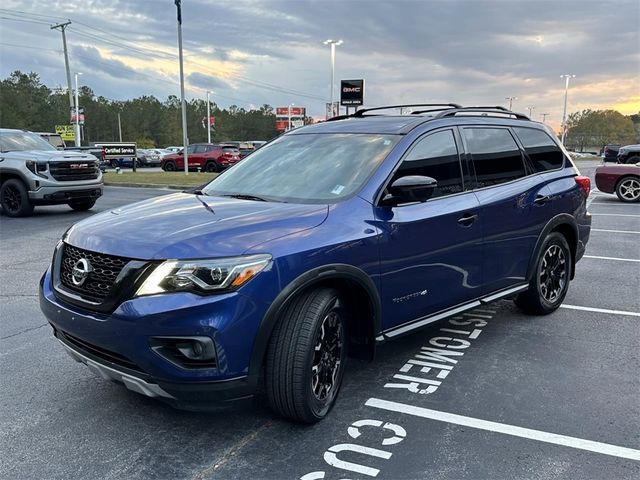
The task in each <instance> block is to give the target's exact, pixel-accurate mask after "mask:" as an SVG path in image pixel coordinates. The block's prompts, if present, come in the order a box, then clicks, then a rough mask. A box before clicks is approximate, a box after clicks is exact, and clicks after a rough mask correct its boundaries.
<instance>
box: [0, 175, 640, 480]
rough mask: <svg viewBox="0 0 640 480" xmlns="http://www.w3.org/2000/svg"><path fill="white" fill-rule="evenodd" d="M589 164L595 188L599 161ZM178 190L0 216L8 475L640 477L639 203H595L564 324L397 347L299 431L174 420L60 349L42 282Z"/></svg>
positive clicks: (524, 321) (274, 421)
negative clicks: (100, 233)
mask: <svg viewBox="0 0 640 480" xmlns="http://www.w3.org/2000/svg"><path fill="white" fill-rule="evenodd" d="M579 164H580V165H579V166H580V168H581V170H582V172H583V174H588V175H590V176H591V177H592V179H593V172H594V170H595V166H596V164H595V163H593V162H579ZM167 193H171V192H170V191H168V190H152V189H131V188H118V187H107V188H106V189H105V195H104V197H103V198H101V199H100V200H99V201H98V203H97V205H96V207H95V208H94V210H92V212H90V213H78V212H73V211H71V210H70V209H68V208H66V207H43V208H39V209H36V215H35V216H34V217H31V218H25V219H10V218H7V217H0V244H1V245H2V248H1V249H0V265H1V268H0V392H2V393H1V394H0V452H2V453H1V454H0V478H7V479H31V478H60V479H62V478H64V479H84V478H107V479H115V478H118V479H119V478H160V479H164V478H188V479H194V480H202V479H209V478H225V479H226V478H232V479H247V478H252V479H253V478H256V479H262V478H264V479H281V478H292V479H297V478H304V479H305V480H311V479H340V478H379V479H405V478H407V479H426V478H429V479H462V478H464V479H485V478H486V479H515V478H522V479H525V478H526V479H530V478H536V479H547V478H554V479H555V478H562V479H565V478H569V479H603V478H607V479H623V478H624V479H626V478H628V479H632V478H633V479H635V478H639V477H640V375H639V374H638V372H639V371H640V348H639V347H640V204H634V205H628V204H622V203H620V202H618V200H617V198H616V197H615V196H612V195H607V194H602V193H599V192H594V193H592V195H591V196H590V198H589V201H590V211H591V212H592V214H593V215H594V216H593V225H592V228H593V229H592V234H591V240H590V243H589V244H588V248H587V253H586V257H585V258H584V259H583V260H582V261H581V262H580V263H579V264H578V266H577V273H576V279H575V280H574V281H573V282H572V283H571V286H570V290H569V294H568V296H567V298H566V300H565V304H564V305H563V308H560V309H559V310H558V311H557V312H555V313H554V314H552V315H550V316H547V317H530V316H526V315H523V314H521V313H520V312H519V311H518V310H517V309H516V308H515V306H514V305H513V304H512V302H510V301H499V302H495V303H493V304H490V305H487V306H483V307H482V308H479V309H477V310H475V311H474V312H472V313H469V314H464V315H463V316H461V317H456V318H455V319H453V321H443V322H440V323H437V324H434V325H431V326H430V327H429V328H426V329H423V330H421V331H419V332H417V333H415V334H413V335H411V336H408V337H404V338H402V339H400V340H397V341H395V342H390V343H388V344H385V345H383V346H381V347H380V348H379V350H378V355H377V359H376V361H375V362H374V363H371V364H369V363H363V362H356V361H352V362H351V363H350V364H349V367H348V371H347V374H346V377H345V383H344V385H343V389H342V391H341V393H340V398H339V399H338V401H337V405H336V407H335V408H334V410H333V411H332V413H331V415H330V416H329V417H328V418H327V419H326V420H324V421H323V422H321V423H320V424H317V425H314V426H300V425H294V424H291V423H289V422H287V421H284V420H281V419H279V418H277V417H275V416H274V415H273V414H272V413H271V412H270V410H269V409H268V408H267V407H266V402H265V399H264V398H262V397H258V398H256V399H254V400H253V401H251V402H248V403H247V404H246V405H238V406H236V407H234V408H232V409H226V410H224V411H221V412H214V413H207V414H196V413H188V412H181V411H177V410H173V409H172V408H170V407H168V406H166V405H164V404H161V403H159V402H155V401H153V400H151V399H148V398H146V397H143V396H141V395H137V394H135V393H132V392H130V391H127V390H126V389H125V388H123V387H121V386H119V385H116V384H113V383H108V382H106V381H103V380H100V379H98V378H96V377H94V375H93V374H92V373H91V372H90V371H89V370H88V369H87V368H86V367H85V366H83V365H80V364H77V363H74V362H73V361H72V360H71V359H70V358H69V357H68V356H67V355H66V354H65V353H64V351H63V349H62V347H61V346H60V345H58V343H57V341H55V339H54V338H53V336H52V334H51V329H50V328H49V327H48V324H47V323H46V321H45V318H44V316H43V315H42V314H41V313H40V310H39V307H38V299H37V286H38V280H39V278H40V276H41V275H42V273H43V272H44V270H45V269H46V268H47V266H48V264H49V262H50V259H51V254H52V251H53V247H54V246H55V244H56V242H57V241H58V239H59V238H60V236H61V235H62V233H63V232H64V231H65V230H66V229H67V228H68V227H69V226H70V225H71V224H72V223H74V222H76V221H78V220H80V219H82V218H84V217H86V216H88V215H92V214H94V213H96V212H99V211H105V210H109V209H111V208H114V207H116V206H119V205H123V204H127V203H131V202H133V201H137V200H142V199H145V198H150V197H153V196H156V195H162V194H167ZM447 342H449V343H451V342H457V345H459V346H460V347H461V348H459V349H457V350H455V351H456V352H459V353H460V355H457V356H454V357H451V356H450V357H447V358H448V361H447V360H444V361H443V362H446V364H447V365H448V366H450V368H449V369H445V370H441V371H440V373H439V375H438V378H439V379H440V380H439V383H438V384H437V385H435V384H433V383H431V384H428V383H421V382H420V375H421V373H420V369H421V368H426V369H428V368H430V367H429V366H428V365H426V364H425V362H426V363H428V361H429V359H428V357H427V358H426V359H425V352H428V351H429V350H428V349H429V348H434V347H438V346H439V345H442V344H446V343H447ZM423 347H426V350H425V348H423ZM420 362H423V363H420ZM425 371H427V370H425ZM408 377H411V378H413V380H408V379H407V378H408ZM412 383H415V384H416V385H417V386H416V387H415V388H409V387H407V385H411V384H412ZM436 383H437V382H436ZM428 387H437V388H435V389H433V388H431V389H429V388H428ZM425 390H429V392H426V391H425ZM421 392H422V393H421Z"/></svg>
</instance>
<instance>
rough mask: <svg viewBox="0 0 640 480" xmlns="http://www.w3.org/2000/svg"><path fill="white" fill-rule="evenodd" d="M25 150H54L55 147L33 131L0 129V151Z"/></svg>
mask: <svg viewBox="0 0 640 480" xmlns="http://www.w3.org/2000/svg"><path fill="white" fill-rule="evenodd" d="M26 150H56V148H55V147H54V146H53V145H51V144H50V143H49V142H47V141H46V140H43V139H42V138H41V137H40V135H36V134H35V133H30V132H21V131H9V132H7V131H0V151H2V152H15V151H20V152H21V151H26Z"/></svg>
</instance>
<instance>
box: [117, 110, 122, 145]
mask: <svg viewBox="0 0 640 480" xmlns="http://www.w3.org/2000/svg"><path fill="white" fill-rule="evenodd" d="M118 138H119V139H120V143H122V123H121V122H120V112H118Z"/></svg>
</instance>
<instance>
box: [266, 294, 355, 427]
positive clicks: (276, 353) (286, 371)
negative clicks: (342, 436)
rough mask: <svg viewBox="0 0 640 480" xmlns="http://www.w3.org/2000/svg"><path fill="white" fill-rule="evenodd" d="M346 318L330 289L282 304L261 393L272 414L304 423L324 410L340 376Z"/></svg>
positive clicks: (315, 419) (335, 392)
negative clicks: (266, 399)
mask: <svg viewBox="0 0 640 480" xmlns="http://www.w3.org/2000/svg"><path fill="white" fill-rule="evenodd" d="M346 321H347V318H346V309H345V308H344V303H343V300H342V299H341V298H340V296H339V294H338V292H337V291H336V290H333V289H330V288H318V289H315V290H310V291H308V292H306V293H304V294H302V295H300V296H299V297H298V298H296V299H295V300H293V301H292V302H291V303H290V304H289V305H288V307H287V308H286V309H285V311H284V314H283V315H282V317H281V318H280V320H279V322H278V324H277V325H276V327H275V328H274V331H273V335H272V337H271V340H270V342H269V349H268V351H267V362H266V389H267V397H268V399H269V404H270V405H271V408H272V409H273V410H274V411H275V412H276V413H278V414H280V415H282V416H284V417H287V418H290V419H292V420H295V421H298V422H304V423H315V422H318V421H320V420H322V419H323V418H324V417H325V416H326V415H327V414H328V413H329V411H330V410H331V407H333V404H334V403H335V400H336V397H337V395H338V391H339V390H340V385H341V383H342V377H343V374H344V367H345V361H346V345H347V342H346Z"/></svg>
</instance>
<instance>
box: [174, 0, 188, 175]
mask: <svg viewBox="0 0 640 480" xmlns="http://www.w3.org/2000/svg"><path fill="white" fill-rule="evenodd" d="M174 3H175V4H176V8H177V13H178V56H179V58H180V106H181V107H182V155H183V158H184V174H185V175H189V152H187V147H188V143H189V137H188V136H187V105H186V104H185V102H184V64H183V60H182V0H174Z"/></svg>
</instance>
